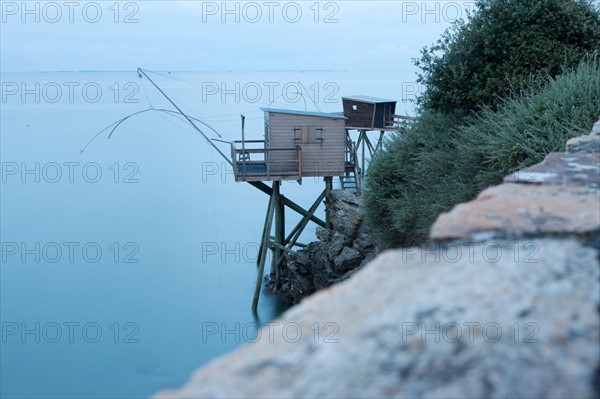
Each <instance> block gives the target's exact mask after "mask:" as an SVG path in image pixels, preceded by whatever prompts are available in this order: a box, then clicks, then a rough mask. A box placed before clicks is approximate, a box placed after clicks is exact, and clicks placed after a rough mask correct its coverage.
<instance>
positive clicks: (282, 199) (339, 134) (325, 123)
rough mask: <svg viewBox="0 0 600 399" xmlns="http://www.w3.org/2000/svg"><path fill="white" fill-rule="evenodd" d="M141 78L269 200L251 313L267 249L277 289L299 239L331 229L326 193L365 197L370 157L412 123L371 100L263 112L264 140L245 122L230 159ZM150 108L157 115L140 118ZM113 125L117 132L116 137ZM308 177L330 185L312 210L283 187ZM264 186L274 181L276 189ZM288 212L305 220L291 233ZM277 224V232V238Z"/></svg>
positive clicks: (345, 99)
mask: <svg viewBox="0 0 600 399" xmlns="http://www.w3.org/2000/svg"><path fill="white" fill-rule="evenodd" d="M137 72H138V76H139V77H140V78H142V76H143V77H145V78H147V79H148V81H149V82H150V83H151V84H152V85H153V86H154V87H155V88H156V89H157V90H158V91H159V92H160V93H161V94H162V95H163V96H164V97H165V98H166V99H167V100H168V101H169V102H170V103H171V104H172V105H173V107H175V109H176V110H177V112H175V111H170V110H163V109H157V110H156V111H161V112H169V113H173V114H176V113H179V114H180V115H181V116H182V117H183V118H184V119H185V120H186V121H187V122H188V123H189V124H190V125H191V126H192V127H193V128H194V129H195V130H196V131H197V132H198V133H200V134H201V135H202V136H203V137H204V138H205V139H206V141H207V143H208V144H209V145H211V146H212V147H213V148H214V149H215V150H216V151H217V152H218V153H219V154H220V155H221V156H222V157H223V158H224V159H225V160H226V161H227V163H229V164H230V165H231V166H232V168H233V173H234V176H235V180H236V181H238V182H246V183H249V184H250V185H252V186H254V187H256V188H258V189H259V190H260V191H262V192H264V193H265V194H267V195H268V196H269V205H268V206H267V213H266V216H265V222H264V226H263V231H262V236H261V242H260V248H259V253H258V259H257V265H258V275H257V279H256V288H255V292H254V299H253V301H252V310H253V311H254V312H256V309H257V306H258V298H259V295H260V290H261V287H262V280H263V275H264V268H265V263H266V259H267V251H268V250H271V251H272V252H273V257H272V261H271V269H270V275H271V277H272V278H273V279H274V280H275V284H276V287H277V288H280V287H281V283H282V282H281V268H282V266H283V264H284V261H285V254H286V253H287V252H293V251H292V248H293V247H295V246H296V247H302V246H303V244H301V243H299V242H298V238H299V237H300V235H301V234H302V232H303V231H304V229H305V228H306V226H307V225H308V223H309V222H311V221H312V222H314V223H316V224H317V225H319V226H321V227H323V228H327V229H330V228H331V224H330V220H329V214H328V211H327V209H326V210H325V221H323V220H321V219H320V218H319V217H317V216H316V215H315V212H316V211H317V208H318V207H319V205H320V204H321V202H322V201H323V200H324V199H325V196H326V195H327V193H328V192H329V191H331V190H332V188H333V178H334V177H339V179H340V184H341V188H342V189H345V190H350V191H354V192H355V193H356V194H357V195H360V193H361V184H362V178H363V174H364V171H365V170H366V169H365V167H366V166H365V160H366V157H367V155H368V157H369V159H372V158H373V156H375V155H376V153H377V152H378V151H379V150H381V148H382V145H383V137H384V134H385V132H389V131H392V132H394V131H399V130H400V129H402V128H403V127H405V126H408V125H410V124H411V123H412V121H413V120H414V118H411V117H408V116H402V115H396V114H395V110H396V102H395V101H392V100H385V99H381V98H376V97H370V96H350V97H342V103H343V108H344V111H343V112H340V113H324V112H309V111H295V110H286V109H276V108H261V110H262V111H264V117H265V119H264V121H265V124H264V140H246V139H245V132H244V121H245V118H244V117H243V116H242V140H237V141H234V142H231V154H230V156H227V155H225V154H224V153H223V152H222V151H221V150H220V149H219V148H218V147H217V146H216V145H215V143H214V141H223V140H219V139H215V138H212V139H211V138H209V137H208V136H207V135H206V134H205V133H204V132H203V130H202V129H200V128H199V127H198V124H200V125H203V126H205V127H206V128H208V129H211V130H212V131H213V132H215V133H216V131H215V130H214V129H212V127H210V126H209V125H207V124H206V123H204V122H203V121H201V120H199V119H198V118H194V117H191V116H189V115H187V114H186V113H184V112H183V111H182V110H181V108H180V107H179V106H177V104H175V102H174V101H173V100H172V99H171V98H170V97H169V96H168V95H167V94H166V93H165V92H164V91H163V90H162V89H161V88H160V87H159V86H158V85H157V84H156V83H155V82H154V81H153V80H152V79H151V78H150V77H149V76H148V74H147V73H146V71H145V70H143V69H142V68H138V70H137ZM150 110H154V109H153V108H151V109H148V110H144V111H140V112H138V113H141V112H146V111H150ZM138 113H136V114H138ZM134 115H135V114H134ZM125 119H126V118H125ZM125 119H123V120H125ZM123 120H121V121H119V122H118V123H117V124H116V126H118V125H119V124H120V123H121V122H122V121H123ZM116 126H115V127H113V131H114V129H116ZM354 131H357V132H358V137H357V139H356V141H354V140H353V139H352V136H351V132H354ZM370 131H379V138H378V140H377V142H376V144H375V145H373V143H372V142H371V140H370V138H369V136H368V134H367V133H368V132H370ZM111 134H112V132H111ZM217 134H218V133H217ZM109 137H110V135H109ZM219 137H220V136H219ZM359 149H360V150H361V152H362V153H361V156H360V158H359V155H358V154H359ZM305 177H322V178H323V181H324V183H325V187H324V189H323V191H322V192H321V194H320V195H319V196H318V197H317V199H316V200H315V201H314V202H313V204H312V205H311V206H310V208H309V209H308V210H306V209H304V208H302V207H301V206H300V205H298V204H297V203H295V202H294V201H292V200H290V199H289V198H287V197H286V196H285V195H283V194H282V193H281V183H282V182H283V181H292V182H293V181H296V182H298V183H299V184H302V179H303V178H305ZM266 182H272V183H271V186H269V185H268V184H267V183H266ZM286 207H287V208H289V209H291V210H293V211H294V212H297V213H298V214H300V215H301V216H302V219H301V220H300V221H299V222H298V223H297V224H296V226H295V227H294V228H293V229H292V230H291V231H290V232H287V234H286V231H285V210H286ZM273 224H274V225H275V228H274V230H275V231H274V232H273V233H272V230H273Z"/></svg>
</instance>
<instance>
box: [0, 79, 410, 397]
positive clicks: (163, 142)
mask: <svg viewBox="0 0 600 399" xmlns="http://www.w3.org/2000/svg"><path fill="white" fill-rule="evenodd" d="M149 76H150V77H151V78H152V79H153V80H155V82H156V83H157V84H158V85H159V86H160V87H161V88H162V89H164V90H165V91H166V92H167V93H168V94H169V95H172V98H173V100H175V101H176V102H177V103H178V104H179V105H181V106H182V108H183V110H184V111H185V112H187V113H189V114H190V115H193V116H194V117H197V118H199V119H201V120H202V121H204V122H206V123H208V124H210V125H211V126H212V127H213V128H214V129H215V130H216V131H217V132H219V134H221V135H222V139H223V140H226V141H229V140H233V139H239V138H240V137H241V133H240V132H241V129H240V122H239V121H240V114H244V115H245V116H246V133H247V134H246V137H247V138H254V139H260V138H262V134H263V116H262V111H260V109H259V108H260V107H266V106H272V107H277V108H293V109H307V110H312V111H314V110H320V111H326V112H337V111H341V109H342V106H341V96H343V95H352V94H367V95H372V96H378V97H384V98H392V99H396V100H399V103H398V109H397V113H404V112H410V111H411V110H412V105H410V104H409V103H403V102H402V101H400V100H402V98H403V97H404V98H405V99H406V98H410V97H411V95H412V94H413V93H414V91H415V90H416V89H415V85H414V84H413V83H411V81H412V80H414V78H413V77H412V76H411V75H410V74H408V73H406V72H249V73H240V72H235V73H233V72H229V73H225V72H223V73H213V72H206V73H191V72H189V73H181V72H179V73H172V74H167V73H161V74H149ZM1 80H2V102H1V103H0V105H1V107H2V108H1V118H0V119H1V125H0V130H1V143H0V144H1V157H2V185H1V224H0V226H1V227H0V233H1V242H2V248H1V251H2V252H1V256H2V263H1V269H0V289H1V291H0V300H1V302H0V318H1V322H2V340H1V343H0V345H1V351H0V362H1V369H0V370H1V371H0V387H1V390H0V394H1V396H2V397H10V398H33V397H36V398H58V397H60V398H75V397H78V398H83V397H85V398H88V397H89V398H91V397H94V398H100V397H101V398H110V397H114V398H127V397H132V398H133V397H136V398H137V397H146V396H149V395H151V394H153V393H155V392H157V391H158V390H161V389H165V388H168V387H174V386H178V385H181V384H182V383H184V382H185V381H186V380H187V379H188V378H189V376H190V374H191V373H192V371H193V370H194V369H196V368H197V367H199V366H201V365H203V364H205V363H206V362H208V361H209V360H211V359H212V358H214V357H216V356H218V355H220V354H223V353H225V352H228V351H231V350H232V349H234V348H236V347H237V346H239V345H242V344H244V343H245V342H247V341H249V340H251V339H252V338H253V333H254V331H255V328H254V327H255V326H256V323H257V322H258V323H267V322H269V321H270V320H272V319H273V318H275V317H277V316H278V315H279V314H280V313H281V312H282V311H283V310H284V307H283V305H282V304H280V303H278V302H277V300H275V299H274V298H270V297H268V296H266V295H263V296H262V297H261V301H260V305H259V319H258V321H257V320H256V319H255V318H254V317H253V315H252V313H251V311H250V304H251V300H252V295H253V290H254V283H255V279H256V262H255V258H256V253H257V249H258V244H257V241H258V240H259V238H260V234H261V229H262V224H263V221H264V213H265V211H266V205H267V201H268V197H267V196H266V195H264V194H263V193H261V192H259V191H258V190H256V189H255V188H253V187H251V186H250V185H248V184H243V183H235V182H234V181H233V175H232V173H231V170H230V169H229V167H228V165H226V164H225V161H224V160H223V159H222V158H221V157H220V156H219V154H218V153H217V152H216V151H215V150H214V149H212V147H210V146H209V145H208V144H207V142H206V140H205V139H203V138H202V137H201V136H200V135H199V134H198V133H197V132H195V131H194V130H193V129H191V128H190V127H189V126H188V125H187V124H186V123H185V122H183V121H181V120H180V119H178V118H177V117H174V116H173V115H169V114H166V113H160V112H145V113H141V114H139V115H137V116H134V117H132V118H130V119H127V120H126V121H124V122H123V123H122V124H121V125H120V126H119V127H118V128H117V129H116V130H115V131H114V133H113V134H112V137H111V138H110V140H107V136H108V134H109V133H110V129H109V130H107V131H105V132H103V133H102V134H100V135H98V136H97V137H96V138H95V139H93V140H92V141H91V142H90V140H91V139H92V138H93V137H94V136H95V135H96V134H97V133H98V132H100V131H101V130H102V129H104V128H105V127H106V126H108V125H110V124H112V123H113V122H116V121H117V120H119V119H121V118H123V117H125V116H127V115H129V114H132V113H134V112H137V111H142V110H144V109H147V108H150V107H154V108H168V109H171V110H172V109H173V107H172V106H171V105H170V104H169V103H168V102H167V101H166V100H165V99H164V98H163V97H162V96H161V95H160V94H159V92H158V91H157V90H156V89H155V88H154V87H152V85H151V84H150V83H149V82H148V80H146V79H144V80H142V79H139V78H138V76H137V74H136V73H135V72H118V73H117V72H110V73H107V72H86V73H73V72H64V73H6V74H2V75H1ZM298 93H300V94H298ZM315 103H316V105H315ZM199 126H200V127H201V128H202V129H203V130H204V131H205V132H206V133H207V134H209V135H210V137H211V138H218V137H217V135H216V134H215V133H213V132H212V131H211V130H210V129H208V128H206V127H204V126H203V125H201V124H199ZM216 143H217V144H218V145H219V147H220V148H221V149H222V151H223V152H224V153H225V154H227V155H228V154H229V147H228V145H227V144H223V143H220V142H216ZM86 145H87V146H86ZM84 148H85V150H84V151H83V152H81V150H82V149H84ZM322 189H323V183H322V181H318V180H314V179H305V180H304V182H303V184H302V186H299V185H298V184H296V183H292V182H290V183H284V184H283V186H282V190H283V193H284V194H285V195H287V196H289V197H290V198H291V199H293V200H294V201H296V202H298V203H299V204H301V205H303V206H304V207H305V208H308V207H309V206H310V204H311V203H312V202H313V201H314V199H315V198H316V197H317V196H318V194H319V193H320V191H321V190H322ZM286 212H287V214H286V224H287V229H288V231H289V230H290V229H291V228H292V227H293V226H294V225H295V224H296V223H297V221H298V220H299V216H298V215H296V214H294V213H293V212H291V211H286ZM318 215H319V216H321V217H323V209H320V210H319V212H318ZM314 230H315V229H314V225H309V227H308V228H307V230H306V231H305V233H304V235H303V236H302V238H301V241H302V242H309V241H311V240H313V239H314ZM267 269H268V268H267ZM209 333H210V334H209ZM225 333H226V334H225Z"/></svg>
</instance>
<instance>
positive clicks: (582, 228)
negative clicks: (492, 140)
mask: <svg viewBox="0 0 600 399" xmlns="http://www.w3.org/2000/svg"><path fill="white" fill-rule="evenodd" d="M565 234H574V235H577V236H580V237H582V238H593V237H596V238H597V237H598V236H599V234H600V194H599V192H598V191H591V190H588V189H587V188H586V187H559V186H550V185H549V186H544V185H527V184H512V183H507V184H502V185H500V186H495V187H491V188H488V189H487V190H484V191H483V192H482V193H481V194H479V196H478V197H477V198H476V199H475V200H474V201H471V202H467V203H464V204H460V205H457V206H456V207H454V209H452V211H450V212H449V213H445V214H443V215H440V216H439V218H438V219H437V221H436V222H435V224H434V225H433V227H432V228H431V238H432V239H434V240H457V239H473V240H478V241H479V240H483V239H493V238H521V237H533V236H539V235H558V236H562V235H565Z"/></svg>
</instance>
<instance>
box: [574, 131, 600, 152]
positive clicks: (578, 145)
mask: <svg viewBox="0 0 600 399" xmlns="http://www.w3.org/2000/svg"><path fill="white" fill-rule="evenodd" d="M567 152H598V153H600V136H598V135H589V136H580V137H573V138H572V139H570V140H569V141H567Z"/></svg>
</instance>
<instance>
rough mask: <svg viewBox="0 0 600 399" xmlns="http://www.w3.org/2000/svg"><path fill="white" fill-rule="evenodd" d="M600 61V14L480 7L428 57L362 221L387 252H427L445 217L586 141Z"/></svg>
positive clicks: (596, 103) (380, 162)
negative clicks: (414, 110) (412, 116)
mask: <svg viewBox="0 0 600 399" xmlns="http://www.w3.org/2000/svg"><path fill="white" fill-rule="evenodd" d="M519 43H520V44H519ZM540 49H541V51H542V52H540ZM599 49H600V11H599V8H598V6H593V5H592V4H591V3H590V2H587V1H579V0H480V1H478V10H477V11H476V12H475V13H474V14H473V15H471V16H469V20H468V21H467V22H464V23H459V24H456V25H454V26H453V27H452V28H451V29H450V30H448V31H447V32H446V33H445V34H444V36H443V37H442V39H441V40H440V41H439V42H438V43H437V44H436V45H435V46H434V47H432V48H431V49H424V50H423V54H422V57H421V59H420V60H416V65H417V66H419V67H420V68H421V70H422V71H423V72H422V74H421V75H420V80H421V82H422V83H424V84H425V88H426V90H425V92H424V93H423V95H422V96H421V98H420V99H419V104H420V110H419V111H420V115H419V117H418V120H417V122H416V124H415V125H414V127H412V128H410V129H405V130H404V131H402V132H400V133H399V134H398V135H396V136H395V137H394V138H393V139H391V140H390V141H388V142H387V143H386V146H385V151H384V152H383V153H381V154H379V155H378V156H377V157H375V159H374V160H373V161H372V164H371V166H370V169H369V173H368V178H367V186H368V188H369V191H368V193H367V194H366V198H365V205H366V208H367V220H368V222H369V224H370V226H371V227H372V229H373V231H374V232H375V233H376V234H377V236H378V238H379V239H380V241H381V243H382V244H383V245H385V246H404V245H414V244H418V243H420V242H422V241H424V240H425V239H426V238H427V235H428V232H429V229H430V226H431V224H432V223H433V222H434V221H435V219H436V217H437V216H438V215H439V214H440V213H442V212H446V211H448V210H449V209H451V208H452V207H453V206H454V205H456V204H457V203H459V202H463V201H468V200H470V199H472V198H473V197H475V196H476V194H477V193H478V192H480V191H481V190H483V189H484V188H486V187H488V186H490V185H494V184H498V183H499V182H500V181H501V179H502V177H503V176H505V175H507V174H508V173H510V172H512V171H515V170H518V169H521V168H524V167H526V166H529V165H532V164H535V163H537V162H540V161H541V160H542V159H543V157H544V156H545V155H546V154H548V153H549V152H552V151H560V150H561V149H562V148H564V145H565V142H566V141H567V140H568V139H569V138H570V137H574V136H578V135H582V134H586V133H587V132H589V129H590V127H591V126H592V124H593V122H594V121H596V120H597V118H598V115H599V114H600V59H599V57H598V50H599Z"/></svg>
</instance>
